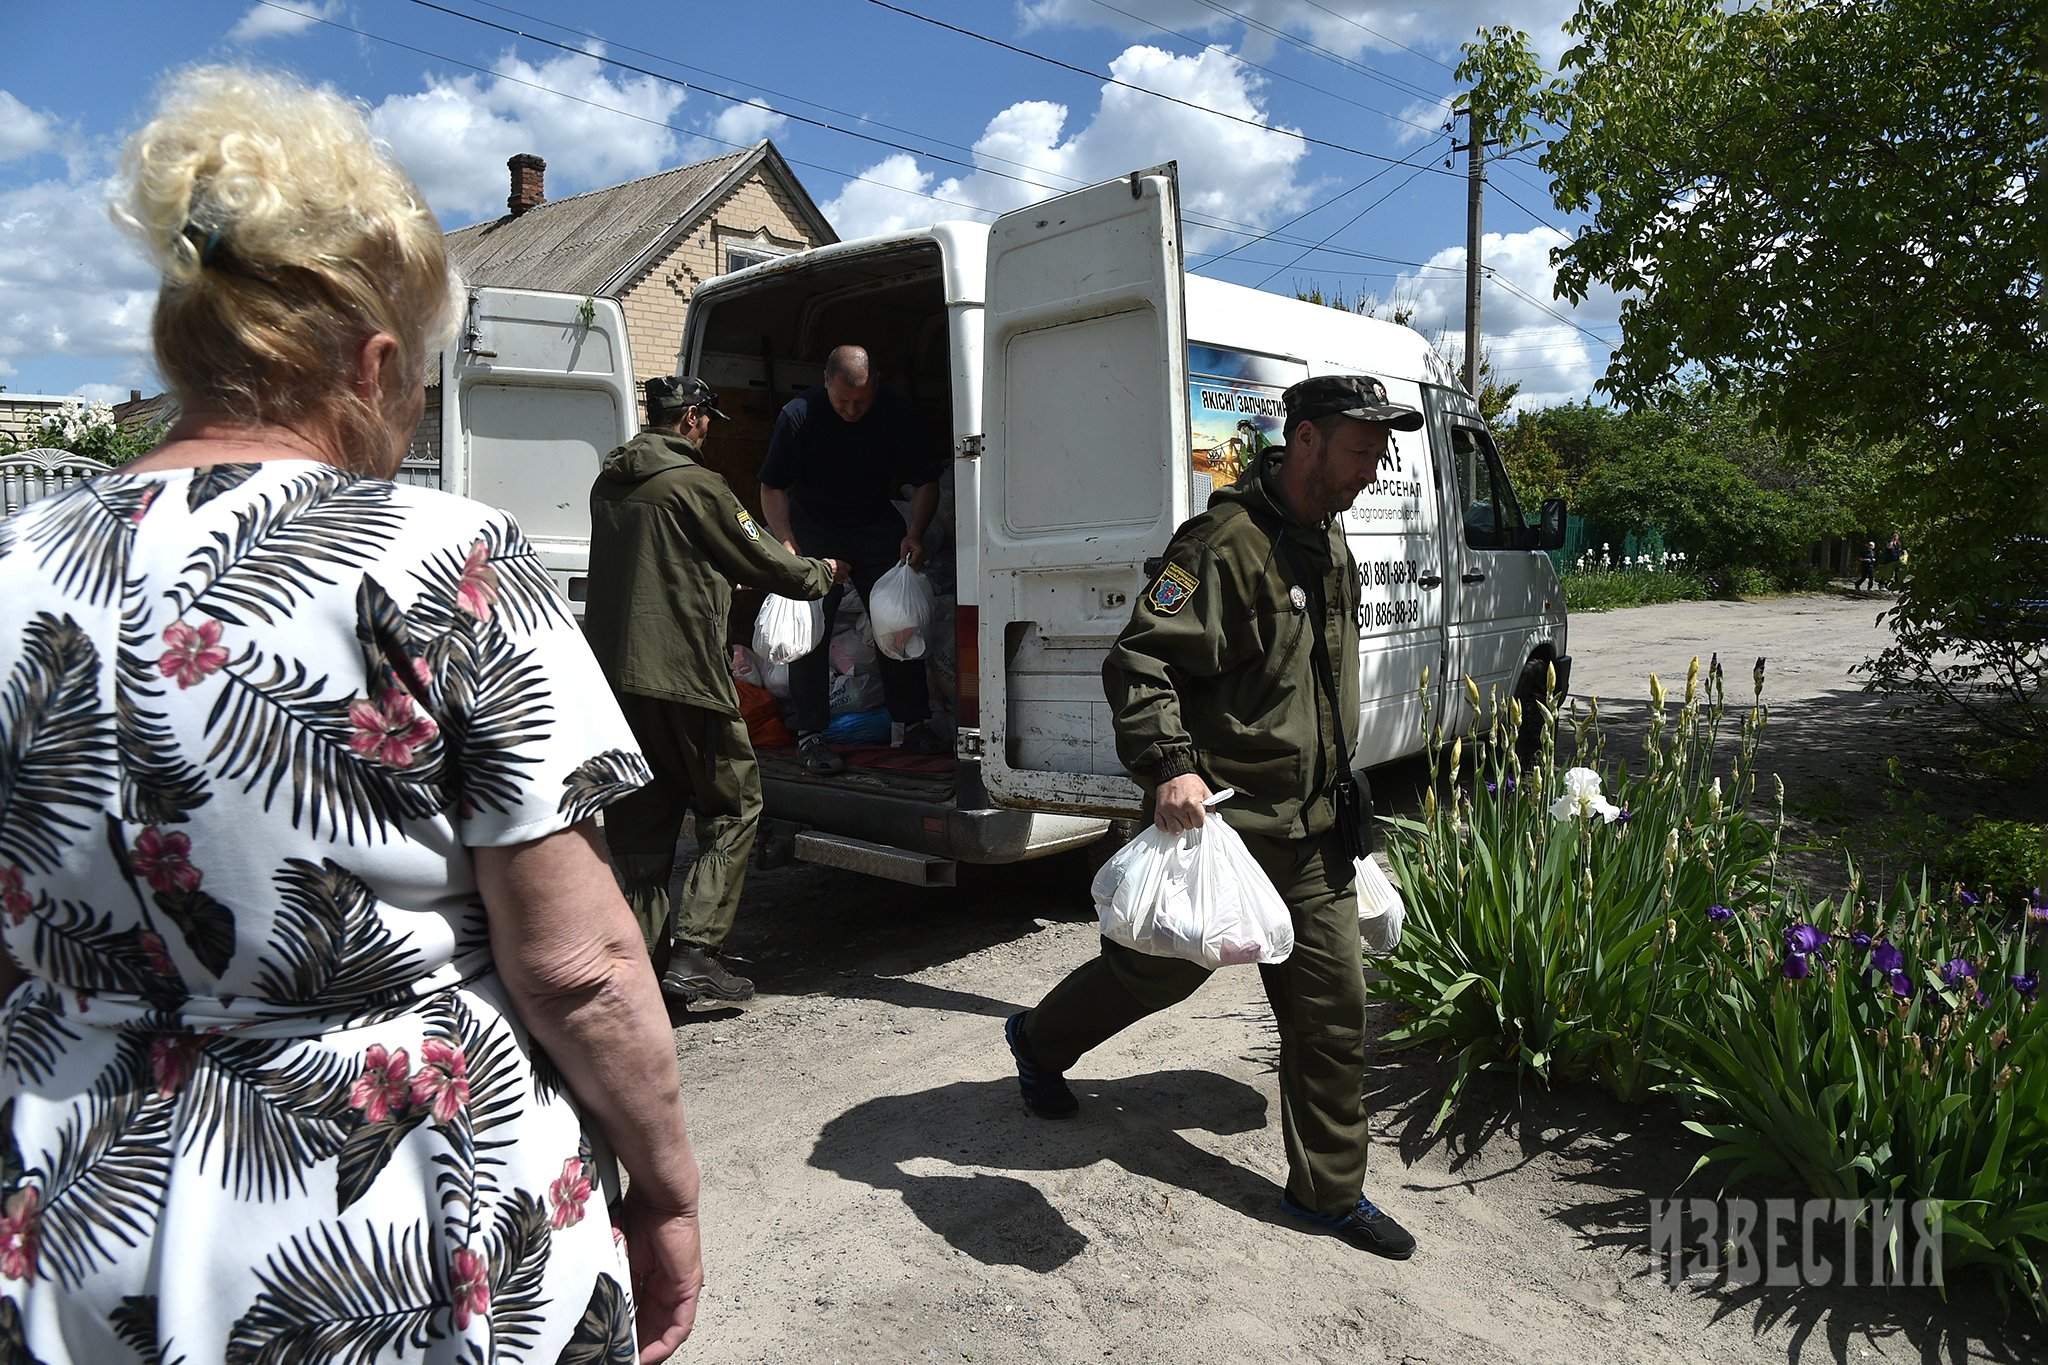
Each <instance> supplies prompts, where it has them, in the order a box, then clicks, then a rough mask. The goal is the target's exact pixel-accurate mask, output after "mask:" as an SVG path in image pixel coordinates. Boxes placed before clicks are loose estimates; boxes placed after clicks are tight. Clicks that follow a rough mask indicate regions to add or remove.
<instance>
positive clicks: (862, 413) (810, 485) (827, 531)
mask: <svg viewBox="0 0 2048 1365" xmlns="http://www.w3.org/2000/svg"><path fill="white" fill-rule="evenodd" d="M940 472H941V471H940V468H939V465H938V463H937V462H936V461H935V460H934V459H933V458H932V456H931V452H930V451H929V449H928V443H927V442H926V440H925V439H924V434H923V432H922V431H921V430H920V429H919V426H918V422H917V416H916V414H915V413H914V412H912V410H911V407H910V404H909V402H908V400H906V399H904V398H903V397H902V396H901V395H899V394H897V393H895V392H894V391H892V390H889V389H878V388H877V386H876V384H875V376H874V370H873V367H872V365H871V364H870V362H869V360H868V353H867V351H866V350H865V349H863V348H862V347H859V346H838V347H834V348H833V350H832V353H831V354H830V355H829V356H827V357H826V358H825V382H824V383H822V384H820V385H817V386H816V387H814V388H809V389H806V390H804V391H803V392H802V393H800V394H798V395H797V396H796V397H795V398H792V399H790V401H789V403H788V404H787V405H786V406H785V407H784V408H783V409H782V412H781V413H780V414H779V415H778V416H777V417H776V419H775V430H774V431H773V432H772V433H770V435H769V437H768V458H767V459H766V460H764V461H763V462H762V464H761V513H762V515H763V516H764V517H765V518H766V519H767V522H768V528H769V529H770V530H771V531H773V532H774V533H775V535H776V536H777V537H778V538H779V539H780V540H781V541H782V543H783V545H784V546H786V547H787V548H788V549H789V551H790V552H791V553H792V554H796V553H802V554H813V555H831V556H833V557H834V558H835V559H843V560H845V561H846V562H847V564H848V565H849V566H850V570H851V576H852V579H853V585H854V587H855V588H857V589H859V591H860V597H861V601H862V602H863V603H865V602H867V601H868V600H870V598H872V597H873V595H874V590H875V583H876V581H877V580H879V579H880V578H881V576H882V575H883V574H885V573H887V572H889V570H891V569H893V568H895V567H896V565H897V564H899V563H903V562H906V561H907V562H908V563H909V564H910V567H911V568H913V569H915V568H919V567H921V566H922V565H923V564H924V533H925V532H926V531H927V530H928V529H930V527H931V524H932V514H933V513H934V512H936V511H937V510H938V506H939V474H940ZM905 484H909V485H912V486H913V487H914V488H915V491H914V492H913V493H912V494H911V497H910V524H909V525H908V526H905V525H904V522H903V517H902V515H901V514H899V513H898V512H897V510H896V506H895V503H894V501H893V500H894V498H895V496H896V490H897V489H899V488H901V487H902V486H903V485H905ZM798 547H802V548H801V550H799V548H798ZM839 597H840V594H839V592H838V591H836V590H835V591H834V592H832V593H831V595H829V596H828V597H826V599H825V629H824V634H823V638H822V639H821V640H820V641H819V643H818V647H817V648H816V649H814V650H812V651H811V652H810V653H809V654H806V655H805V656H804V657H803V658H801V659H798V660H797V661H796V662H795V663H793V664H791V665H790V666H789V696H790V700H791V702H793V703H794V704H795V706H796V731H797V748H798V752H799V754H800V755H801V757H802V759H803V765H804V768H805V769H806V770H807V771H810V772H813V773H836V772H838V771H840V770H841V769H843V768H844V767H845V766H846V761H845V760H844V759H842V758H841V757H840V756H839V755H838V754H836V753H834V752H832V749H831V748H830V746H828V745H827V744H826V743H825V727H826V726H827V725H829V724H830V723H831V720H832V711H831V703H830V695H831V693H830V686H831V681H832V679H831V649H830V645H831V642H832V620H833V617H834V616H835V615H836V614H837V613H838V610H839ZM881 670H882V700H883V702H884V704H885V705H887V706H888V708H889V719H890V720H891V721H892V722H893V723H894V724H893V728H895V729H897V730H900V732H901V739H900V744H901V747H902V748H903V750H904V751H905V752H907V753H913V754H937V753H944V752H945V751H946V745H945V743H944V742H943V741H942V740H940V739H939V737H938V735H936V734H935V733H934V732H933V730H932V727H931V699H930V697H929V695H928V693H927V691H926V683H925V664H924V660H922V659H913V660H900V659H891V658H889V657H887V656H886V655H885V656H883V658H882V659H881Z"/></svg>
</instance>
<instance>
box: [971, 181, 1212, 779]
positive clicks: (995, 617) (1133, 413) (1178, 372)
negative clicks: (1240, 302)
mask: <svg viewBox="0 0 2048 1365" xmlns="http://www.w3.org/2000/svg"><path fill="white" fill-rule="evenodd" d="M985 299H986V303H985V309H984V314H983V317H984V326H985V328H986V351H985V353H984V356H985V358H984V361H983V385H982V415H983V433H984V434H983V445H982V455H981V469H980V480H979V482H980V519H981V569H980V588H981V611H980V675H981V706H980V715H981V723H982V736H981V759H982V782H983V784H984V785H985V786H986V787H987V789H988V792H989V795H990V796H991V797H992V798H993V799H994V800H996V801H998V802H1000V803H1002V804H1005V805H1012V806H1024V807H1028V808H1031V809H1034V810H1066V811H1078V812H1085V813H1093V814H1103V815H1127V814H1133V813H1136V812H1137V810H1138V809H1139V807H1140V805H1141V804H1142V802H1143V799H1144V796H1143V793H1142V792H1140V791H1139V789H1138V787H1137V785H1136V784H1135V783H1133V782H1132V781H1131V780H1130V778H1129V777H1128V776H1126V775H1125V773H1124V769H1123V765H1122V764H1121V763H1119V762H1118V761H1117V756H1116V741H1115V735H1114V733H1113V731H1112V729H1111V725H1110V714H1109V706H1108V704H1107V703H1106V702H1105V701H1104V700H1103V694H1102V661H1103V658H1104V656H1105V655H1106V654H1107V653H1108V651H1109V647H1110V645H1111V644H1112V643H1113V642H1114V641H1115V639H1116V636H1117V633H1118V632H1119V631H1121V630H1122V629H1123V627H1124V624H1125V623H1126V622H1127V621H1128V620H1129V619H1130V615H1131V604H1132V603H1133V602H1135V601H1136V600H1137V598H1138V595H1139V593H1141V592H1143V591H1144V589H1145V585H1146V582H1147V580H1148V573H1147V565H1148V562H1150V561H1153V560H1155V558H1156V557H1157V556H1158V555H1160V554H1161V553H1162V552H1163V551H1164V550H1165V548H1166V543H1167V541H1168V540H1170V539H1171V538H1172V536H1173V532H1174V530H1175V528H1176V527H1178V526H1179V525H1180V523H1181V522H1182V521H1184V520H1186V519H1187V516H1188V480H1189V473H1188V454H1187V452H1188V448H1189V447H1188V418H1187V396H1186V395H1187V332H1186V325H1185V322H1184V317H1183V305H1182V285H1181V239H1180V199H1179V187H1178V181H1177V173H1176V170H1175V167H1174V166H1173V165H1172V164H1170V163H1169V164H1168V165H1165V166H1161V167H1156V168H1154V169H1152V170H1148V171H1136V172H1133V173H1132V174H1131V175H1130V176H1128V177H1126V178H1125V179H1122V180H1115V181H1110V182H1107V183H1105V184H1101V185H1096V186H1093V187H1091V188H1088V189H1084V190H1076V191H1074V192H1073V193H1071V194H1064V195H1061V196H1059V197H1058V198H1055V199H1048V200H1045V201H1043V202H1041V203H1037V204H1033V205H1031V206H1030V207H1028V208H1023V209H1018V210H1016V211H1015V212H1013V213H1007V214H1004V215H1003V216H1002V217H1000V218H998V219H997V220H996V221H995V223H994V224H992V225H991V227H990V229H989V243H988V283H987V293H986V295H985Z"/></svg>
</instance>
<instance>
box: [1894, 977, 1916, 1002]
mask: <svg viewBox="0 0 2048 1365" xmlns="http://www.w3.org/2000/svg"><path fill="white" fill-rule="evenodd" d="M1892 994H1893V995H1896V996H1898V997H1899V999H1901V1000H1911V999H1912V998H1913V978H1912V977H1910V976H1907V975H1906V974H1905V973H1904V972H1893V973H1892Z"/></svg>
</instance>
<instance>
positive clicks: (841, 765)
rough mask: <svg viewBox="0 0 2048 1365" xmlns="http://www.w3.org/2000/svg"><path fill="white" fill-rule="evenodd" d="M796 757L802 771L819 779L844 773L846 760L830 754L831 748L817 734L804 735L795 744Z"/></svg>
mask: <svg viewBox="0 0 2048 1365" xmlns="http://www.w3.org/2000/svg"><path fill="white" fill-rule="evenodd" d="M796 752H797V757H798V758H800V759H802V760H803V765H804V771H805V772H807V773H816V774H817V775H818V776H820V777H830V776H831V775H832V774H833V773H843V772H845V771H846V760H845V759H843V758H841V757H840V756H839V755H838V754H835V753H833V752H832V746H831V745H829V744H827V743H826V742H825V737H824V736H823V735H819V734H809V735H805V736H804V737H803V738H801V739H799V740H798V741H797V742H796Z"/></svg>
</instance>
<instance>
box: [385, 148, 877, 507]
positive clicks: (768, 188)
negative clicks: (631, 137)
mask: <svg viewBox="0 0 2048 1365" xmlns="http://www.w3.org/2000/svg"><path fill="white" fill-rule="evenodd" d="M506 165H507V168H508V169H509V171H510V172H511V193H510V195H509V196H508V197H507V199H506V208H507V210H508V211H507V212H506V214H505V215H504V216H503V217H501V218H498V219H495V220H493V221H491V222H488V223H478V224H475V225H473V226H471V227H466V228H460V229H458V230H456V231H454V232H451V233H449V234H448V236H447V242H448V256H449V260H450V263H451V264H453V265H454V266H455V268H456V269H457V270H459V271H460V272H461V273H462V277H463V279H464V280H465V281H466V282H468V283H469V284H472V285H497V286H502V287H506V288H516V289H547V290H554V291H557V292H559V293H564V294H583V295H586V296H591V297H611V298H615V299H617V300H618V301H619V305H620V308H621V309H622V310H623V311H624V313H625V315H626V333H627V336H628V338H629V339H630V341H631V343H632V348H633V368H634V371H635V375H636V377H637V378H640V379H646V378H649V377H651V376H654V375H658V374H672V373H674V371H675V367H676V362H677V358H678V352H680V351H681V349H682V344H683V319H684V317H685V315H686V314H687V312H688V309H689V303H690V295H691V294H692V293H694V292H695V290H696V288H697V286H698V285H699V284H701V283H702V282H703V281H705V280H707V279H710V278H711V277H713V276H715V275H724V274H729V273H730V272H732V271H734V270H738V269H741V268H742V267H745V266H749V265H756V264H759V263H760V262H761V261H764V260H768V259H771V258H773V257H775V256H781V255H786V254H788V253H789V252H792V251H801V250H803V249H805V248H807V247H813V246H823V245H826V244H828V243H831V242H836V241H838V240H839V236H838V234H837V233H835V232H834V231H833V230H832V225H831V224H830V223H828V222H826V221H825V216H824V214H822V213H820V212H819V211H818V206H817V204H816V202H814V201H813V200H812V198H811V196H810V194H809V192H808V191H806V190H805V189H804V187H803V185H802V184H801V183H800V182H799V181H798V180H797V178H796V175H795V173H794V172H792V171H791V170H790V168H789V164H788V163H787V162H785V161H784V160H783V159H782V154H781V153H779V152H777V151H776V150H775V145H774V144H773V143H772V142H769V141H766V140H765V139H764V140H763V141H761V142H758V143H756V144H754V145H753V146H752V147H749V148H747V149H745V150H743V151H736V152H730V153H727V154H726V155H724V156H717V157H713V158H711V159H710V160H708V161H698V162H694V163H692V164H690V165H687V166H678V167H676V168H675V169H673V170H667V171H662V172H659V173H658V174H655V175H650V176H645V177H643V178H641V179H639V180H629V181H627V182H626V183H625V184H623V185H613V186H611V187H610V188H609V189H602V190H591V191H589V192H588V193H586V194H578V195H573V196H571V197H569V198H567V199H553V200H551V199H549V198H547V195H546V187H545V182H544V179H543V177H544V176H545V174H546V170H547V163H546V162H544V161H542V160H541V158H539V157H537V156H533V155H531V154H529V153H521V154H520V155H518V156H515V157H513V158H511V160H510V161H508V162H507V163H506ZM437 373H438V367H437V370H436V371H435V372H430V374H429V387H428V389H427V409H426V412H425V413H424V414H423V415H422V417H421V419H420V425H419V428H418V430H417V431H416V432H415V434H414V436H413V442H412V448H411V450H410V452H409V454H408V457H407V460H406V464H407V466H408V469H407V472H408V474H410V475H412V476H413V477H416V478H426V477H434V476H437V475H438V471H439V469H440V463H441V451H440V440H441V404H440V394H439V391H438V385H437V384H435V383H434V382H433V381H434V379H435V378H436V375H437Z"/></svg>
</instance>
